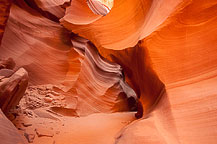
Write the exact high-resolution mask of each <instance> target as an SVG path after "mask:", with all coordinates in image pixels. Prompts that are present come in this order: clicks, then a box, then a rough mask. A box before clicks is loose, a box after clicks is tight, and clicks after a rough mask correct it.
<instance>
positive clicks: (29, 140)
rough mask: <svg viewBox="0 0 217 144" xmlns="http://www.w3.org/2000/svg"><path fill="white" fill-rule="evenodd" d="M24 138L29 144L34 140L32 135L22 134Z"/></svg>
mask: <svg viewBox="0 0 217 144" xmlns="http://www.w3.org/2000/svg"><path fill="white" fill-rule="evenodd" d="M24 136H25V137H26V139H27V140H28V142H29V143H33V141H34V139H35V135H34V134H28V133H24Z"/></svg>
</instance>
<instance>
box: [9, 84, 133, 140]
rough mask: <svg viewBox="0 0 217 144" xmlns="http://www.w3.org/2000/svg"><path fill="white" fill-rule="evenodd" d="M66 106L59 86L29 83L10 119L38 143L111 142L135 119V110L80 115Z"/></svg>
mask: <svg viewBox="0 0 217 144" xmlns="http://www.w3.org/2000/svg"><path fill="white" fill-rule="evenodd" d="M58 91H59V92H58ZM66 106H67V102H66V101H65V96H64V94H61V92H60V89H59V88H58V87H57V86H53V85H39V86H29V87H28V89H27V91H26V92H25V95H24V97H23V98H22V99H21V101H20V103H19V105H18V106H17V107H16V108H15V109H12V110H11V112H10V115H9V118H10V119H11V120H12V122H13V124H14V125H15V126H16V127H17V128H18V130H19V132H20V133H21V135H22V136H23V137H24V138H25V139H26V140H27V141H28V142H29V143H34V144H45V143H46V144H76V143H79V144H96V143H101V144H111V143H115V140H116V139H117V138H118V137H119V136H120V133H121V131H122V129H123V128H124V127H125V126H127V125H129V124H130V123H131V122H132V121H134V120H135V116H134V115H135V113H134V112H117V113H96V114H91V115H88V116H84V117H80V116H79V115H77V114H76V112H75V110H73V109H67V108H65V107H66Z"/></svg>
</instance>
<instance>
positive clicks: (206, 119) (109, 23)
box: [61, 0, 217, 143]
mask: <svg viewBox="0 0 217 144" xmlns="http://www.w3.org/2000/svg"><path fill="white" fill-rule="evenodd" d="M119 2H120V5H119ZM146 2H147V1H146ZM168 3H170V4H171V5H170V6H168ZM125 4H131V3H130V1H124V2H122V1H116V2H115V4H114V8H113V9H112V10H111V12H110V13H109V14H108V15H107V16H106V17H103V18H101V19H99V20H97V21H95V22H93V23H91V24H86V25H76V24H73V23H69V21H67V18H66V19H65V18H64V17H63V18H62V20H61V22H62V24H63V25H64V26H65V27H66V28H68V29H70V30H72V31H73V32H76V33H78V34H79V35H81V36H84V37H85V38H87V39H90V40H92V41H93V43H94V44H96V46H97V48H98V49H99V52H100V53H101V54H102V56H104V57H105V58H108V59H110V60H112V61H113V62H117V63H118V64H120V65H122V67H123V68H124V71H125V72H126V78H127V79H128V80H127V81H128V82H129V85H131V86H132V88H134V90H135V91H136V92H137V95H138V94H139V95H138V96H141V97H140V101H141V103H142V106H143V116H145V114H146V113H145V111H146V110H147V109H149V108H151V106H153V104H155V103H153V101H155V102H157V101H156V100H157V98H156V97H158V96H160V95H157V96H155V94H153V93H157V92H158V91H160V89H163V85H165V92H164V93H161V96H162V101H161V102H160V105H159V106H158V107H156V110H155V111H153V113H152V115H151V118H150V119H148V120H142V121H143V122H144V123H143V124H138V125H140V126H138V127H139V128H138V129H137V131H136V132H135V133H137V132H138V133H137V134H136V136H135V135H134V136H135V138H132V137H131V136H130V134H128V135H127V133H126V137H125V138H124V139H122V140H121V136H120V139H119V140H118V141H117V143H118V142H120V143H127V142H128V143H138V142H140V143H145V142H147V143H154V142H156V143H189V142H190V143H216V141H217V139H216V137H215V135H216V131H215V129H216V122H215V120H214V119H216V115H214V113H215V112H216V110H217V107H216V106H215V104H214V103H213V101H215V99H216V90H215V88H214V85H215V83H216V54H217V53H216V42H217V39H216V34H217V31H216V23H217V19H216V6H217V3H216V1H214V0H209V1H203V0H200V1H194V0H193V1H173V2H172V1H165V2H162V3H156V2H155V1H152V2H149V4H148V2H147V3H146V4H144V3H143V2H141V1H135V2H134V4H132V5H128V7H126V9H125V11H124V12H123V11H122V10H123V9H121V7H122V6H124V5H125ZM143 4H144V5H143ZM138 5H140V7H137V9H136V10H135V9H133V8H134V7H136V6H138ZM140 8H141V9H142V10H143V11H142V10H140ZM164 8H165V9H164ZM166 8H168V9H166ZM131 10H132V11H133V12H135V13H137V15H136V16H135V18H136V17H137V18H136V19H135V20H134V19H133V18H132V17H131V15H130V12H131ZM118 12H119V13H118ZM121 12H122V13H121ZM140 12H141V15H140ZM117 13H118V14H119V15H118V14H117ZM160 13H162V14H163V15H162V17H161V16H157V15H158V14H160ZM116 14H117V15H116ZM122 15H125V16H123V17H124V18H123V19H121V18H120V17H121V16H122ZM119 16H120V17H119ZM118 18H119V19H118ZM127 19H128V20H127ZM132 22H134V23H133V24H132ZM118 25H119V26H118ZM116 26H117V27H118V28H116ZM128 27H130V28H128ZM132 28H135V29H134V30H132ZM140 28H141V29H142V31H143V33H142V34H141V35H140V36H138V34H136V33H137V30H139V29H140ZM123 29H125V30H123ZM141 29H140V30H139V31H140V32H141ZM119 30H120V31H119ZM119 34H120V35H119ZM132 37H133V38H132ZM139 39H142V40H141V43H139V44H137V45H136V43H137V42H138V40H139ZM124 41H125V42H124ZM126 41H127V42H126ZM134 45H136V46H134ZM132 46H133V47H132ZM128 47H131V48H128ZM124 48H125V50H121V49H124ZM107 49H113V50H107ZM136 49H137V50H136ZM117 50H119V51H117ZM144 52H145V53H147V55H146V57H145V58H144V56H145V54H143V55H144V56H140V55H142V53H144ZM140 57H142V58H143V59H140ZM131 61H132V64H131ZM138 61H139V62H138ZM138 63H139V64H138ZM137 64H138V65H139V66H140V67H139V66H138V68H136V67H137V66H136V65H137ZM130 71H132V74H131V73H130ZM147 71H151V72H150V73H151V75H155V76H153V77H150V73H148V72H147ZM142 74H143V75H142ZM136 75H138V76H140V77H136ZM143 76H144V78H142V77H143ZM146 81H147V85H146ZM157 81H158V82H157ZM155 82H156V83H155ZM136 84H137V85H136ZM142 86H144V87H142ZM151 86H152V87H151ZM150 87H151V88H153V89H151V88H150ZM145 88H147V89H146V90H145ZM148 91H150V92H148ZM159 94H160V93H159ZM147 103H149V106H148V107H146V104H147ZM147 125H151V128H149V129H148V128H147V129H146V130H145V129H144V128H145V127H146V126H147ZM133 128H134V126H133V125H132V129H133ZM149 131H153V134H152V133H150V132H149ZM128 132H129V133H131V134H132V135H133V134H135V133H133V132H132V131H130V130H129V131H128ZM144 133H145V134H144ZM147 133H148V134H147ZM146 134H147V135H146ZM141 135H142V136H141ZM144 137H146V138H147V139H143V138H144ZM152 138H156V140H153V139H152Z"/></svg>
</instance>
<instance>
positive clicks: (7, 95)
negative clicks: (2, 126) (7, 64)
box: [0, 68, 28, 113]
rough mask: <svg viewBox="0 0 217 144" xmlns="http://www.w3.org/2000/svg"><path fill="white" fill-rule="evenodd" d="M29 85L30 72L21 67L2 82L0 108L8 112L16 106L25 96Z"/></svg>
mask: <svg viewBox="0 0 217 144" xmlns="http://www.w3.org/2000/svg"><path fill="white" fill-rule="evenodd" d="M27 85H28V73H27V71H26V70H25V69H24V68H20V69H19V70H18V71H16V72H15V73H14V74H13V75H12V76H11V77H9V78H4V79H2V81H1V82H0V108H1V109H2V111H3V112H4V113H7V112H8V111H9V110H10V109H11V108H13V107H14V106H16V105H17V104H18V103H19V101H20V99H21V98H22V97H23V95H24V92H25V90H26V88H27Z"/></svg>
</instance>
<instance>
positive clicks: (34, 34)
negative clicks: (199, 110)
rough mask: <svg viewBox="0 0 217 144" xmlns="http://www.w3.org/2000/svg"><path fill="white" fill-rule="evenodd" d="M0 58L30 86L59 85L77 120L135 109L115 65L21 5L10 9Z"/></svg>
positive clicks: (131, 93) (131, 92) (85, 42)
mask: <svg viewBox="0 0 217 144" xmlns="http://www.w3.org/2000/svg"><path fill="white" fill-rule="evenodd" d="M21 4H22V5H21ZM32 12H33V13H32ZM0 53H1V57H2V58H6V57H11V58H13V59H14V60H15V61H16V64H17V66H16V68H15V69H17V68H19V67H21V66H22V67H24V68H25V69H26V70H27V71H28V73H29V78H30V84H31V85H38V84H55V85H58V86H60V87H61V89H62V91H63V93H64V94H66V95H67V100H69V103H74V104H75V105H76V107H73V109H76V112H77V113H78V114H79V116H84V115H88V114H91V113H95V112H116V111H128V110H135V108H136V106H135V104H136V99H137V98H136V94H135V92H134V90H133V89H132V88H130V87H129V85H128V84H127V83H125V80H124V76H123V71H122V68H121V66H120V65H118V64H116V63H111V62H109V61H107V60H106V59H104V58H103V57H101V56H100V55H99V53H98V50H97V48H96V47H95V46H94V45H93V44H92V43H91V42H90V41H89V40H87V39H84V38H81V37H79V36H76V35H74V34H72V35H71V34H70V32H69V31H67V30H66V29H64V28H63V27H62V26H61V25H60V24H59V23H56V22H55V20H53V19H47V18H46V17H45V16H43V13H41V12H40V11H38V9H37V8H35V7H29V5H27V4H25V3H24V2H22V1H21V2H20V3H16V4H13V5H12V7H11V15H10V17H9V21H8V24H7V28H6V30H5V36H4V40H3V43H2V45H1V49H0Z"/></svg>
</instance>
